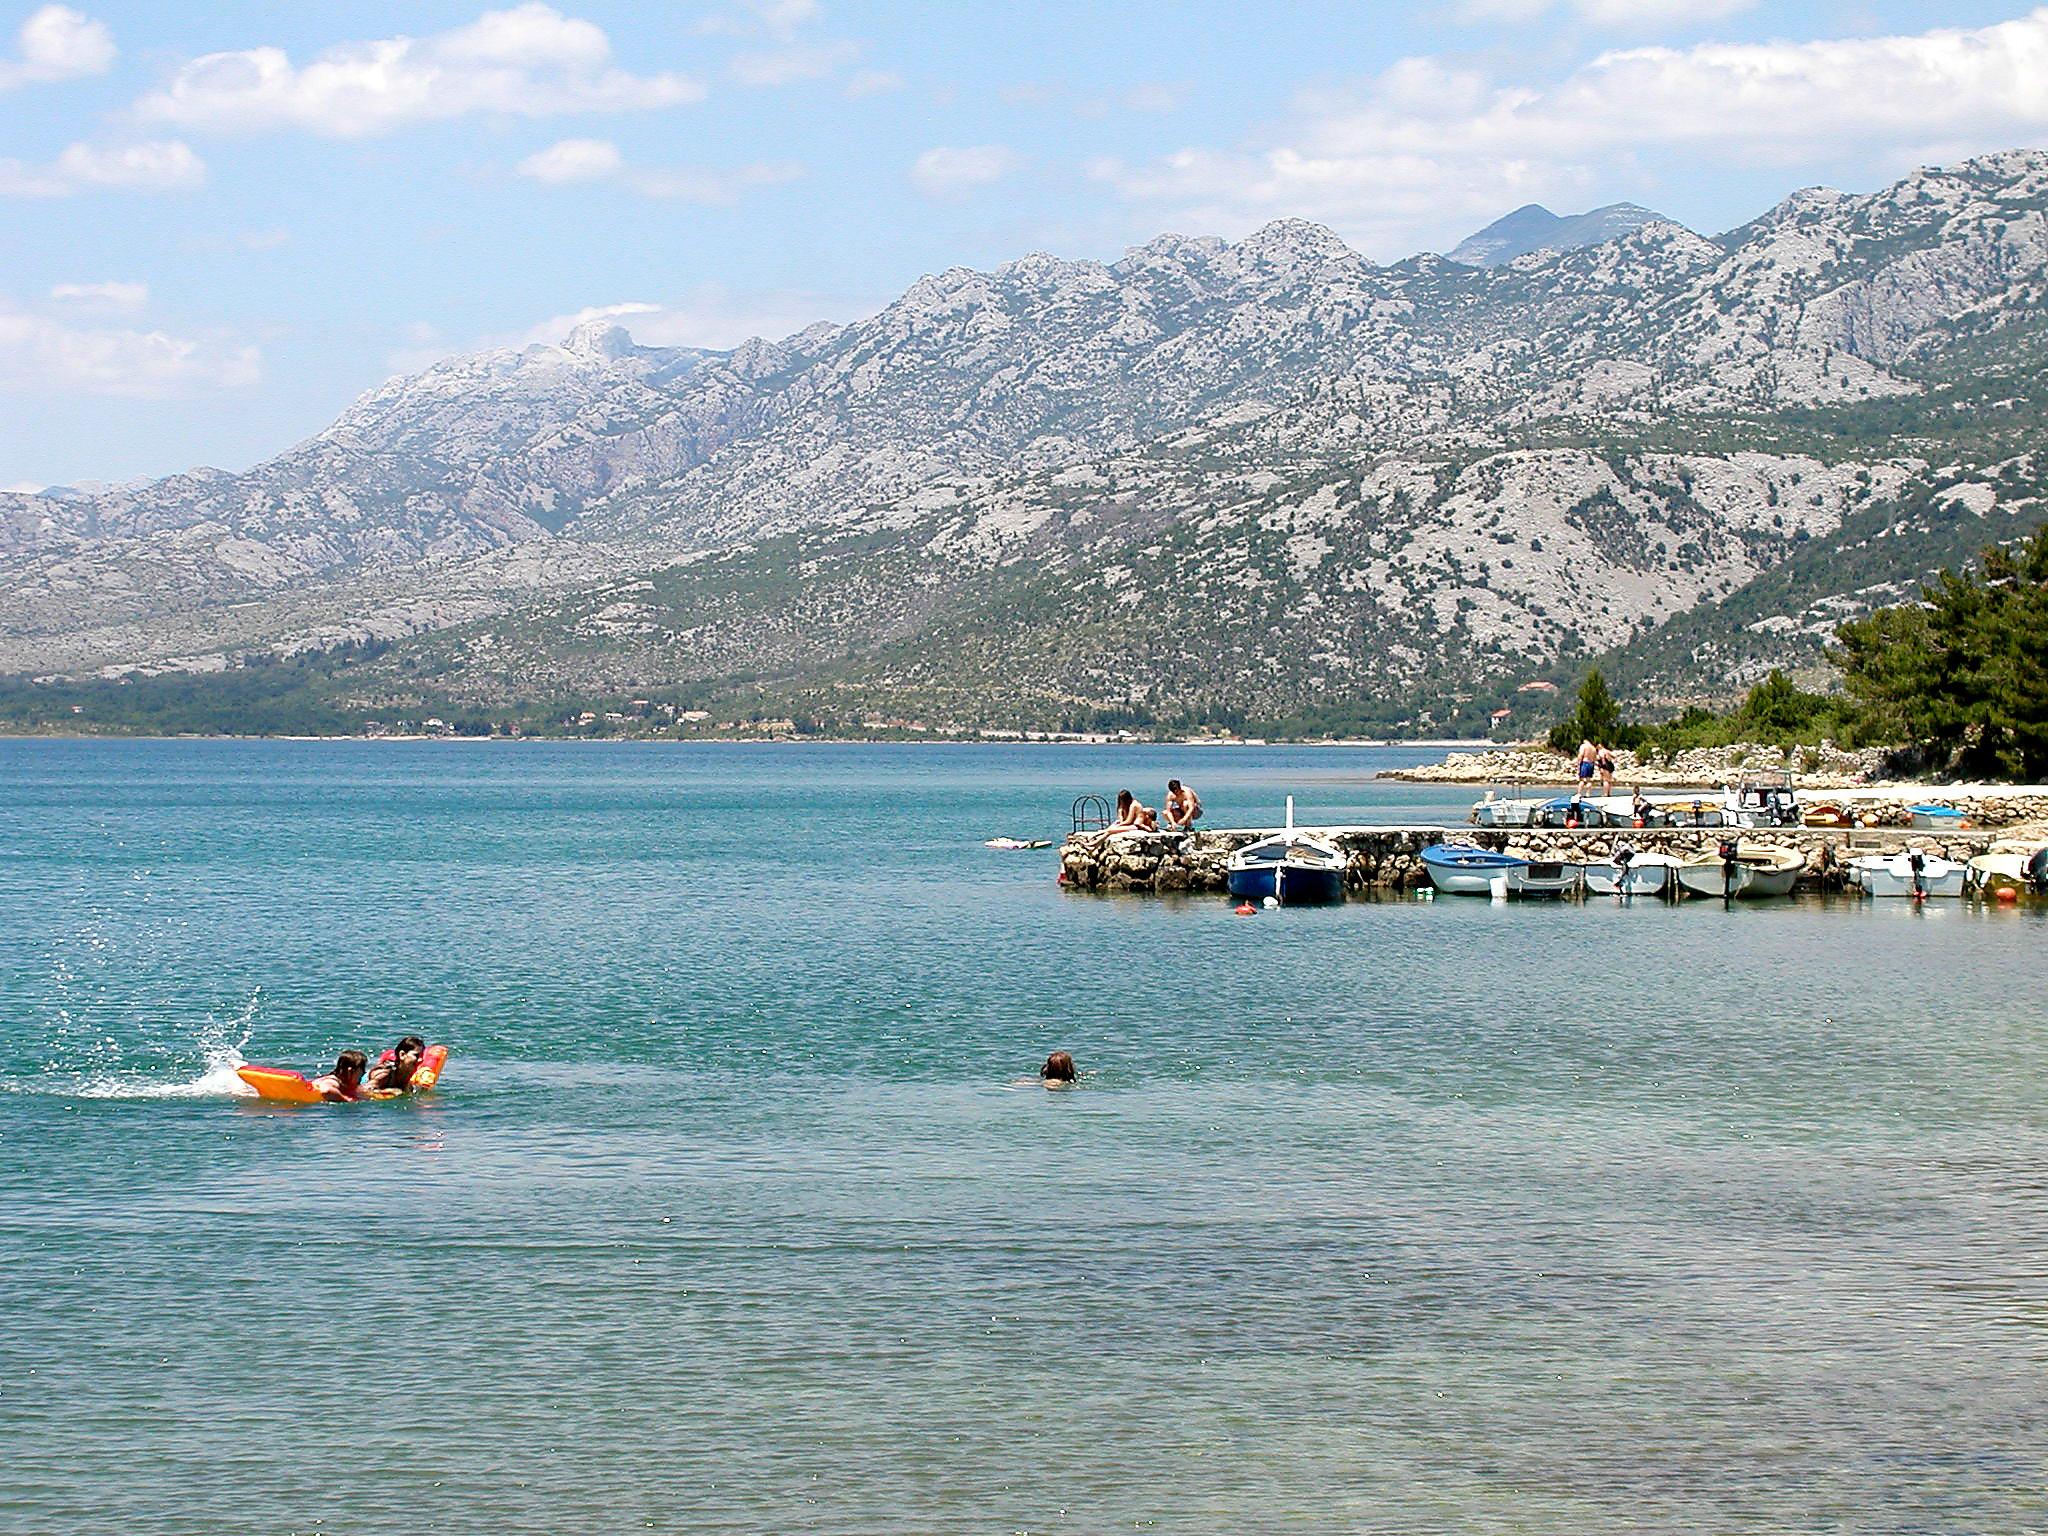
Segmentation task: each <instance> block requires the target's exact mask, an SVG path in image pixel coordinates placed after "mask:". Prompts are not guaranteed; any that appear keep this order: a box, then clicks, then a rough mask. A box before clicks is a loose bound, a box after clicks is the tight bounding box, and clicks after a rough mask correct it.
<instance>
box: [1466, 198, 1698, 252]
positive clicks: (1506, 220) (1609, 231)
mask: <svg viewBox="0 0 2048 1536" xmlns="http://www.w3.org/2000/svg"><path fill="white" fill-rule="evenodd" d="M1670 222H1671V221H1670V220H1669V219H1666V218H1665V217H1664V215H1663V214H1661V213H1653V212H1652V211H1651V210H1650V209H1648V208H1641V207H1638V206H1637V205H1636V204H1634V203H1609V204H1608V205H1607V206H1606V207H1604V208H1592V209H1588V210H1587V211H1586V212H1584V213H1574V214H1564V215H1559V214H1555V213H1552V212H1551V211H1550V210H1549V209H1548V208H1545V207H1544V206H1543V205H1542V204H1541V203H1525V204H1524V205H1523V206H1522V207H1520V208H1517V209H1516V210H1515V211H1514V212H1513V213H1510V214H1504V215H1503V216H1502V217H1500V218H1498V219H1495V220H1494V221H1493V222H1492V223H1491V224H1489V225H1487V226H1486V228H1484V229H1482V230H1479V231H1478V232H1476V233H1474V234H1470V235H1467V236H1466V237H1465V238H1464V239H1463V240H1461V241H1459V242H1458V244H1457V245H1456V246H1454V247H1453V248H1452V249H1451V251H1450V252H1449V256H1450V259H1451V260H1452V261H1455V262H1460V263H1462V264H1464V265H1465V266H1468V267H1497V266H1499V265H1500V264H1501V263H1502V262H1504V261H1513V260H1514V259H1515V258H1516V257H1517V256H1527V255H1529V254H1531V253H1532V252H1535V251H1575V250H1577V249H1578V248H1579V247H1580V246H1582V245H1598V244H1600V243H1601V242H1602V241H1603V240H1612V239H1615V238H1616V237H1618V236H1621V235H1625V234H1628V233H1630V232H1631V231H1633V230H1637V229H1641V228H1642V227H1643V226H1644V225H1645V224H1668V223H1670Z"/></svg>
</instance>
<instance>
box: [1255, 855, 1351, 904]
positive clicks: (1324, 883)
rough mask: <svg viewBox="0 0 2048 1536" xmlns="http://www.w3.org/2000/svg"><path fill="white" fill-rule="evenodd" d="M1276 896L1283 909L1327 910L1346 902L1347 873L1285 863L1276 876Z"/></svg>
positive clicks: (1274, 891) (1274, 889)
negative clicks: (1345, 880) (1345, 882)
mask: <svg viewBox="0 0 2048 1536" xmlns="http://www.w3.org/2000/svg"><path fill="white" fill-rule="evenodd" d="M1273 894H1274V895H1275V896H1277V897H1278V898H1279V901H1280V905H1281V906H1283V907H1326V906H1328V905H1329V904H1330V903H1331V902H1333V901H1342V900H1343V899H1344V871H1343V870H1341V869H1323V868H1320V867H1310V866H1308V865H1302V864H1282V865H1281V866H1280V868H1279V869H1278V870H1277V871H1276V872H1275V874H1274V879H1273Z"/></svg>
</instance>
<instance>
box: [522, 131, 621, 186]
mask: <svg viewBox="0 0 2048 1536" xmlns="http://www.w3.org/2000/svg"><path fill="white" fill-rule="evenodd" d="M625 167H626V160H625V156H623V155H621V154H620V153H619V146H618V145H616V144H613V143H610V142H609V141H607V140H605V139H563V140H562V141H561V142H560V143H557V144H550V145H549V146H548V147H547V148H546V149H543V150H537V151H536V152H535V153H533V154H530V155H528V156H527V157H526V158H525V159H524V160H522V161H520V162H519V174H520V175H522V176H526V177H530V178H531V179H532V180H534V181H544V182H547V183H548V184H549V185H551V186H560V185H563V184H564V183H567V182H572V181H602V180H604V178H606V177H607V176H616V175H618V174H619V172H620V171H622V170H624V169H625Z"/></svg>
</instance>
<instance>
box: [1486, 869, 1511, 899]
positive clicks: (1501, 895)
mask: <svg viewBox="0 0 2048 1536" xmlns="http://www.w3.org/2000/svg"><path fill="white" fill-rule="evenodd" d="M1486 888H1487V889H1488V890H1490V891H1492V892H1493V899H1494V900H1495V901H1502V902H1504V901H1506V900H1507V899H1508V877H1507V876H1506V875H1495V876H1494V877H1493V878H1492V879H1491V880H1489V881H1487V882H1486Z"/></svg>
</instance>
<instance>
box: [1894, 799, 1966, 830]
mask: <svg viewBox="0 0 2048 1536" xmlns="http://www.w3.org/2000/svg"><path fill="white" fill-rule="evenodd" d="M1906 814H1907V815H1909V816H1911V817H1912V818H1913V826H1914V827H1915V829H1916V830H1918V831H1921V832H1955V831H1958V830H1960V829H1961V828H1963V827H1967V826H1968V825H1969V824H1970V823H1969V821H1968V819H1967V818H1966V817H1965V816H1964V815H1963V813H1962V812H1961V811H1959V810H1957V809H1956V808H1955V807H1954V806H1952V805H1936V804H1934V803H1932V802H1929V803H1928V804H1925V805H1909V806H1907V807H1906Z"/></svg>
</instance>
